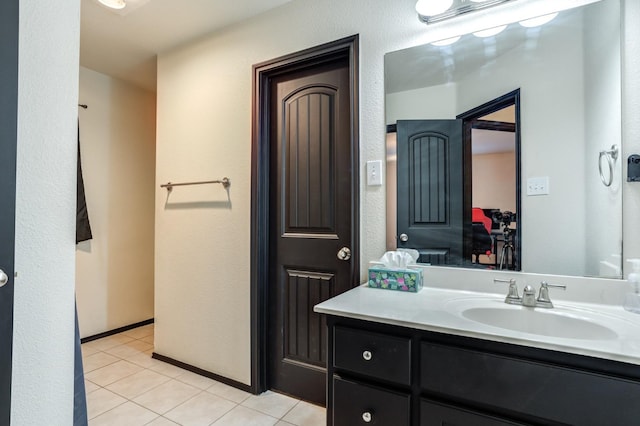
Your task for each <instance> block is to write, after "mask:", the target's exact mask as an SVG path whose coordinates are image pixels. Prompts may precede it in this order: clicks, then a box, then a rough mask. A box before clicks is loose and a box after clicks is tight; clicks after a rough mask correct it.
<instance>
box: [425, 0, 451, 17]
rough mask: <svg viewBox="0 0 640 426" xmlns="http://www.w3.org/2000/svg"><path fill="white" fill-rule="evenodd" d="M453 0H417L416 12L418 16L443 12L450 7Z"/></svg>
mask: <svg viewBox="0 0 640 426" xmlns="http://www.w3.org/2000/svg"><path fill="white" fill-rule="evenodd" d="M452 4H453V0H418V2H417V3H416V12H418V15H419V16H434V15H439V14H441V13H443V12H445V11H446V10H447V9H449V8H450V7H451V5H452Z"/></svg>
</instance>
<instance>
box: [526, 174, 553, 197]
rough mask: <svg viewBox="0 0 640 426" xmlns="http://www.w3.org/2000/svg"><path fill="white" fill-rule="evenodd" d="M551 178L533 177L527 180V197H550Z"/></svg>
mask: <svg viewBox="0 0 640 426" xmlns="http://www.w3.org/2000/svg"><path fill="white" fill-rule="evenodd" d="M548 194H549V176H542V177H531V178H528V179H527V195H548Z"/></svg>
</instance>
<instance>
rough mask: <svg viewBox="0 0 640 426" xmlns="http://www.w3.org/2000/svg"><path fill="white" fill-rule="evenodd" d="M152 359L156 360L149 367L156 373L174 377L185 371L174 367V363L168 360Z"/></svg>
mask: <svg viewBox="0 0 640 426" xmlns="http://www.w3.org/2000/svg"><path fill="white" fill-rule="evenodd" d="M154 361H157V362H156V363H154V365H153V367H151V369H152V370H153V371H155V372H157V373H160V374H164V375H165V376H169V377H172V378H175V377H178V376H181V375H183V374H184V373H186V372H187V370H185V369H183V368H180V367H176V366H175V365H172V364H169V363H168V362H164V361H160V360H157V359H154Z"/></svg>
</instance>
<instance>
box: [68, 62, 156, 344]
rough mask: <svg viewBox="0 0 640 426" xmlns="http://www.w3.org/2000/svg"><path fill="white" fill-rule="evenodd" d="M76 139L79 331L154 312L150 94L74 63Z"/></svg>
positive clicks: (99, 328)
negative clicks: (80, 180) (80, 212)
mask: <svg viewBox="0 0 640 426" xmlns="http://www.w3.org/2000/svg"><path fill="white" fill-rule="evenodd" d="M79 99H80V103H84V104H88V105H89V108H88V109H86V110H85V109H80V111H79V116H80V144H81V149H80V151H81V154H82V169H83V177H84V184H85V193H86V199H87V208H88V211H89V220H90V222H91V229H92V233H93V239H92V240H89V241H85V242H81V243H79V244H78V246H77V250H76V262H77V263H76V295H77V302H78V317H79V324H80V335H81V337H86V336H91V335H95V334H98V333H102V332H105V331H108V330H113V329H115V328H118V327H122V326H125V325H129V324H134V323H136V322H140V321H144V320H146V319H150V318H153V285H154V284H153V272H154V271H153V250H154V246H153V232H154V194H155V191H154V185H155V160H156V159H155V136H156V129H155V114H156V109H155V107H156V105H155V93H152V92H149V91H146V90H143V89H140V88H138V87H136V86H133V85H131V84H129V83H126V82H123V81H122V80H119V79H116V78H112V77H109V76H107V75H104V74H101V73H98V72H96V71H93V70H90V69H87V68H82V67H81V68H80V96H79Z"/></svg>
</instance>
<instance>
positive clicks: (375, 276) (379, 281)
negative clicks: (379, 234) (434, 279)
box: [369, 267, 422, 293]
mask: <svg viewBox="0 0 640 426" xmlns="http://www.w3.org/2000/svg"><path fill="white" fill-rule="evenodd" d="M369 287H373V288H385V289H389V290H399V291H410V292H413V293H417V292H418V291H420V290H421V289H422V269H390V268H383V267H375V268H369Z"/></svg>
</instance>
